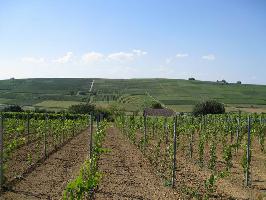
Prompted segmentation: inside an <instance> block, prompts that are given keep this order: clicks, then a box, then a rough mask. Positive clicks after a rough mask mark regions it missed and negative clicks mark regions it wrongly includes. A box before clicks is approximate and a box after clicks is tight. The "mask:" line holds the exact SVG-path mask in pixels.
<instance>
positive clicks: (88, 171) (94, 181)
mask: <svg viewBox="0 0 266 200" xmlns="http://www.w3.org/2000/svg"><path fill="white" fill-rule="evenodd" d="M107 124H108V123H107V121H106V120H104V121H101V122H100V123H99V124H98V126H97V129H96V131H95V132H93V134H91V136H92V138H91V141H92V143H91V145H90V147H91V152H90V158H88V159H86V160H85V162H84V163H83V165H82V166H81V169H80V172H79V175H78V176H77V177H76V178H75V179H74V180H72V181H70V182H69V183H68V185H67V187H66V189H65V191H64V196H63V199H65V200H81V199H94V195H95V191H96V190H97V188H98V186H99V182H100V180H101V178H102V173H101V172H100V171H99V167H98V161H99V159H100V155H101V154H102V153H105V152H107V151H108V149H105V148H103V147H102V146H103V144H102V143H103V140H104V138H105V135H106V129H107ZM91 125H92V124H91ZM91 128H92V126H91ZM91 130H92V129H91Z"/></svg>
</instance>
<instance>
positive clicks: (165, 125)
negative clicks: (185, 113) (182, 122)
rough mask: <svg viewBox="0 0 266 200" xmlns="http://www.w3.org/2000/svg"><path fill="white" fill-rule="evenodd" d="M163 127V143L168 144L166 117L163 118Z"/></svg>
mask: <svg viewBox="0 0 266 200" xmlns="http://www.w3.org/2000/svg"><path fill="white" fill-rule="evenodd" d="M163 128H164V135H165V144H168V142H169V138H168V130H167V117H165V118H164V124H163Z"/></svg>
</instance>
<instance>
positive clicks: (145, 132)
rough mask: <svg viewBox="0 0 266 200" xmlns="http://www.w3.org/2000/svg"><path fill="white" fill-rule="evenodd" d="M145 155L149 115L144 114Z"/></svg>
mask: <svg viewBox="0 0 266 200" xmlns="http://www.w3.org/2000/svg"><path fill="white" fill-rule="evenodd" d="M143 120H144V143H143V145H144V154H145V148H146V141H147V115H146V113H144V118H143Z"/></svg>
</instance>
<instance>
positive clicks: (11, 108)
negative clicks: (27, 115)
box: [3, 105, 24, 112]
mask: <svg viewBox="0 0 266 200" xmlns="http://www.w3.org/2000/svg"><path fill="white" fill-rule="evenodd" d="M3 111H4V112H23V111H24V110H23V109H22V108H21V107H20V106H19V105H10V106H7V107H5V108H4V109H3Z"/></svg>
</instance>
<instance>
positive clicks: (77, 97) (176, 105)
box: [0, 78, 266, 112]
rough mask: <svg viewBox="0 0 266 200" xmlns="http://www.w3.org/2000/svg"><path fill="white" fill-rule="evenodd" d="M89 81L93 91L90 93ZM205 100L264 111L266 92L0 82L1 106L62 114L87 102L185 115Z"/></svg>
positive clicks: (177, 82)
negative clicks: (154, 106)
mask: <svg viewBox="0 0 266 200" xmlns="http://www.w3.org/2000/svg"><path fill="white" fill-rule="evenodd" d="M93 80H94V84H93V87H92V88H91V85H92V82H93ZM205 99H216V100H217V101H220V102H222V103H224V104H226V106H227V110H230V111H231V110H232V111H233V110H237V109H239V108H240V109H242V110H246V111H258V112H265V111H266V86H265V85H251V84H235V83H229V84H222V83H221V82H219V83H217V82H210V81H197V80H181V79H99V78H97V79H93V78H34V79H9V80H1V81H0V104H19V105H21V106H24V107H39V108H50V109H65V108H67V107H68V106H70V105H73V104H77V103H81V102H87V101H90V102H92V103H95V104H96V105H99V106H103V107H105V106H108V105H110V104H117V105H119V106H121V107H123V108H125V109H126V110H130V111H133V110H141V109H142V108H143V106H144V105H145V102H148V101H153V100H156V101H159V102H161V103H162V104H163V105H165V106H166V107H169V108H172V109H174V110H176V111H190V110H191V108H192V106H193V105H194V104H195V103H197V102H199V101H202V100H205Z"/></svg>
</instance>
